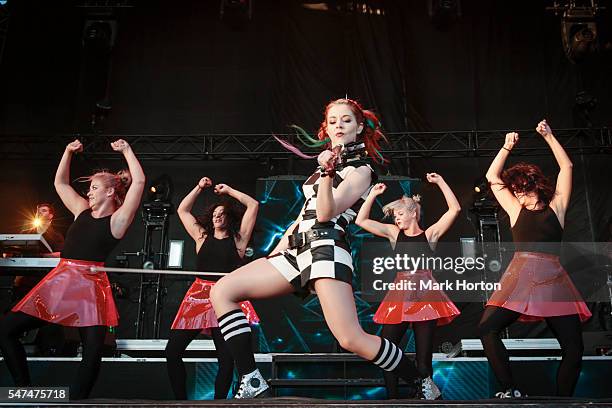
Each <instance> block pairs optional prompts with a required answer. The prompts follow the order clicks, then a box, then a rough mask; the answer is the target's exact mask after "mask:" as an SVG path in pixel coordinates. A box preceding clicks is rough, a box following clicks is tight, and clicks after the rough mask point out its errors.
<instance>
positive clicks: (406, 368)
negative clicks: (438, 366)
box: [372, 337, 419, 381]
mask: <svg viewBox="0 0 612 408" xmlns="http://www.w3.org/2000/svg"><path fill="white" fill-rule="evenodd" d="M380 340H381V341H380V349H379V350H378V353H377V354H376V357H374V359H373V360H372V363H373V364H374V365H377V366H378V367H380V368H382V369H383V370H385V371H391V372H393V373H394V374H396V375H397V376H398V377H401V378H403V379H404V380H405V381H411V380H413V379H414V378H416V377H418V376H419V373H418V371H417V369H416V366H415V364H414V363H413V362H412V361H410V360H409V359H408V358H407V357H406V356H404V353H403V352H402V350H401V349H400V348H399V347H397V346H396V345H395V344H393V343H392V342H390V341H389V340H387V339H385V338H384V337H381V338H380Z"/></svg>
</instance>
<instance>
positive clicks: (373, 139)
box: [317, 99, 388, 163]
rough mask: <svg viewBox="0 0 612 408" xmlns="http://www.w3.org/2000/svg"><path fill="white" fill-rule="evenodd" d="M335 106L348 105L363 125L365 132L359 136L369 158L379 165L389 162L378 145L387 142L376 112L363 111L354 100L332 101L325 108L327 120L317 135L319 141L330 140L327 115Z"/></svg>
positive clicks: (358, 121)
mask: <svg viewBox="0 0 612 408" xmlns="http://www.w3.org/2000/svg"><path fill="white" fill-rule="evenodd" d="M334 105H347V106H348V107H349V108H350V109H351V112H353V115H355V119H356V120H357V123H360V124H362V125H363V130H362V131H361V133H360V134H359V136H361V137H363V140H364V143H365V147H366V150H367V152H368V156H370V157H371V158H372V159H373V160H374V161H375V162H377V163H380V162H383V163H384V162H387V161H388V160H387V159H385V158H384V157H382V155H381V154H380V144H379V143H378V141H379V140H381V139H383V140H385V141H386V140H387V138H386V137H385V135H384V134H383V133H382V131H381V130H380V120H379V119H378V117H377V116H376V114H375V113H374V112H372V111H369V110H366V109H363V107H362V106H361V105H360V104H359V102H357V101H354V100H352V99H336V100H335V101H331V102H330V103H328V104H327V106H326V107H325V118H324V119H323V122H321V126H320V127H319V132H318V133H317V137H318V138H319V140H325V139H327V138H329V135H328V134H327V114H328V113H329V110H330V108H331V107H332V106H334ZM377 152H378V153H377Z"/></svg>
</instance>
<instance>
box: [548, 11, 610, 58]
mask: <svg viewBox="0 0 612 408" xmlns="http://www.w3.org/2000/svg"><path fill="white" fill-rule="evenodd" d="M601 9H603V7H599V6H598V5H597V0H590V1H588V2H587V1H583V2H580V1H576V0H568V1H567V2H563V3H559V2H555V3H554V6H553V7H547V10H552V11H554V12H555V14H556V15H560V14H561V39H562V42H563V50H564V51H565V55H566V56H567V59H569V60H570V61H571V62H573V63H579V62H581V61H583V60H585V59H586V58H587V57H588V56H590V55H592V54H593V53H594V52H595V51H597V49H598V45H597V22H596V21H595V16H596V15H597V12H598V11H599V10H601Z"/></svg>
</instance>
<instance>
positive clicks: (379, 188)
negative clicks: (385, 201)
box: [370, 183, 387, 197]
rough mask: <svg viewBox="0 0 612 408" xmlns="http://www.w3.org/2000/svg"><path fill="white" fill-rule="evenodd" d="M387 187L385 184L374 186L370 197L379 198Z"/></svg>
mask: <svg viewBox="0 0 612 408" xmlns="http://www.w3.org/2000/svg"><path fill="white" fill-rule="evenodd" d="M386 189H387V185H386V184H385V183H377V184H374V187H372V189H371V190H370V195H371V196H373V197H376V196H379V195H381V194H382V193H384V192H385V190H386Z"/></svg>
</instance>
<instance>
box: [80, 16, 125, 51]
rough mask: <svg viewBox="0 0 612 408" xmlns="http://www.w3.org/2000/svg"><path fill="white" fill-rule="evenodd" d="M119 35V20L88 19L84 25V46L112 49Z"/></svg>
mask: <svg viewBox="0 0 612 408" xmlns="http://www.w3.org/2000/svg"><path fill="white" fill-rule="evenodd" d="M116 37H117V21H115V20H104V19H98V20H87V21H85V26H84V27H83V46H84V47H85V46H93V47H96V48H101V49H106V50H110V49H111V48H113V46H114V45H115V39H116Z"/></svg>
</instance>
